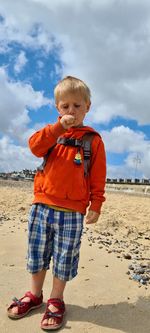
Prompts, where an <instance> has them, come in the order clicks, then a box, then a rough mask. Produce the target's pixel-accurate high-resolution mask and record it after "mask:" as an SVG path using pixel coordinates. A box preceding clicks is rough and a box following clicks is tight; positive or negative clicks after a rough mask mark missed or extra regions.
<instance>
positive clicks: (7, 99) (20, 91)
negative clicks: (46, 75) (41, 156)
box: [0, 67, 51, 141]
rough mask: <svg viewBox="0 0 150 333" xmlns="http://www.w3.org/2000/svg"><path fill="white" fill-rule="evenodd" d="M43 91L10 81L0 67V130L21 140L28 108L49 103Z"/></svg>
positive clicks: (26, 123) (25, 125)
mask: <svg viewBox="0 0 150 333" xmlns="http://www.w3.org/2000/svg"><path fill="white" fill-rule="evenodd" d="M50 103H51V101H50V100H49V99H48V98H46V97H44V96H43V92H41V91H35V90H34V89H33V88H32V86H31V85H30V84H25V83H23V82H20V81H17V82H14V81H11V80H10V79H9V77H8V76H7V73H6V70H5V69H4V68H2V67H1V68H0V118H1V122H0V132H1V133H3V134H7V135H8V134H11V136H12V137H14V138H15V137H17V138H18V139H20V140H21V141H22V138H23V133H24V132H25V131H26V130H27V127H28V125H29V123H30V118H29V110H28V108H32V109H34V110H36V109H38V108H40V107H42V106H44V105H49V104H50Z"/></svg>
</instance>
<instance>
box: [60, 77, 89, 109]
mask: <svg viewBox="0 0 150 333" xmlns="http://www.w3.org/2000/svg"><path fill="white" fill-rule="evenodd" d="M67 93H80V94H81V95H82V96H83V98H84V100H85V101H86V102H90V100H91V92H90V89H89V88H88V86H87V85H86V84H85V83H84V82H83V81H82V80H80V79H78V78H76V77H73V76H66V77H65V78H64V79H62V80H61V81H59V82H58V84H57V85H56V87H55V89H54V97H55V103H56V104H57V103H58V101H59V100H60V98H61V97H62V96H63V95H65V94H67Z"/></svg>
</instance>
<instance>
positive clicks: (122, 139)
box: [101, 125, 150, 153]
mask: <svg viewBox="0 0 150 333" xmlns="http://www.w3.org/2000/svg"><path fill="white" fill-rule="evenodd" d="M101 134H102V136H103V138H104V141H105V144H106V148H107V151H108V152H113V153H124V152H128V151H129V152H141V153H142V152H143V147H145V149H146V148H147V146H148V144H150V142H149V141H147V140H146V137H145V135H144V133H143V132H135V131H133V130H132V129H130V128H129V127H125V126H123V125H122V126H118V127H114V128H113V129H112V130H111V131H102V132H101Z"/></svg>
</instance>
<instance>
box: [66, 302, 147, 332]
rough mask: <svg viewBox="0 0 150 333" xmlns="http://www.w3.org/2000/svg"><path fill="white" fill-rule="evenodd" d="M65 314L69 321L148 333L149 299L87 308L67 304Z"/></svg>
mask: <svg viewBox="0 0 150 333" xmlns="http://www.w3.org/2000/svg"><path fill="white" fill-rule="evenodd" d="M67 313H68V316H67V318H68V320H69V321H78V322H87V323H88V322H89V323H93V324H95V325H98V326H101V327H108V328H112V329H116V330H121V331H123V332H127V333H150V297H147V298H144V297H140V298H139V299H138V301H137V302H136V303H135V304H132V303H127V302H122V303H118V304H104V305H100V304H95V305H93V306H89V307H88V308H83V307H80V306H78V305H71V304H67ZM66 328H67V322H66ZM68 328H69V327H68Z"/></svg>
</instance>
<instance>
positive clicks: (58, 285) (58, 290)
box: [42, 276, 66, 325]
mask: <svg viewBox="0 0 150 333" xmlns="http://www.w3.org/2000/svg"><path fill="white" fill-rule="evenodd" d="M65 286H66V281H63V280H60V279H58V278H57V277H55V276H54V277H53V287H52V291H51V294H50V298H59V299H61V300H63V293H64V289H65ZM48 308H49V310H50V311H51V312H56V311H58V309H57V308H56V307H55V306H54V305H53V304H50V305H49V307H48ZM55 323H56V319H55V318H50V319H45V320H43V322H42V324H44V325H46V324H49V325H55Z"/></svg>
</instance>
